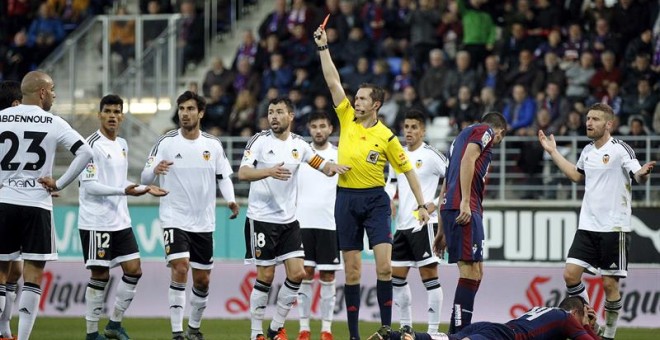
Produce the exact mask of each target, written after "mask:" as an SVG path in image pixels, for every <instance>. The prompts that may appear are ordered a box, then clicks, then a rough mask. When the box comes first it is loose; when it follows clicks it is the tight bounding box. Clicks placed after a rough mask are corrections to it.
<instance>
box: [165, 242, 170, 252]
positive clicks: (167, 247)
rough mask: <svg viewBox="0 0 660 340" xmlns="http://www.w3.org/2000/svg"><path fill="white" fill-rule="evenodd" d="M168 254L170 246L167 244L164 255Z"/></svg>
mask: <svg viewBox="0 0 660 340" xmlns="http://www.w3.org/2000/svg"><path fill="white" fill-rule="evenodd" d="M169 253H170V245H169V244H168V245H166V246H165V254H169Z"/></svg>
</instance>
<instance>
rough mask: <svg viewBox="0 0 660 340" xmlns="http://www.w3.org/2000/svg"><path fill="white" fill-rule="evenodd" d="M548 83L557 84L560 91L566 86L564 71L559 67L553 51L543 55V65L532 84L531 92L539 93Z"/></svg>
mask: <svg viewBox="0 0 660 340" xmlns="http://www.w3.org/2000/svg"><path fill="white" fill-rule="evenodd" d="M549 83H555V84H557V85H558V86H559V91H560V92H562V93H563V92H564V89H565V88H566V73H565V72H564V70H562V69H561V68H560V67H559V58H558V57H557V55H556V54H555V53H554V52H548V53H546V54H545V56H544V57H543V65H542V66H541V67H540V69H539V71H538V73H537V74H536V78H535V79H534V83H533V84H532V94H534V95H539V94H540V93H542V91H543V90H544V89H545V88H546V87H547V86H548V84H549Z"/></svg>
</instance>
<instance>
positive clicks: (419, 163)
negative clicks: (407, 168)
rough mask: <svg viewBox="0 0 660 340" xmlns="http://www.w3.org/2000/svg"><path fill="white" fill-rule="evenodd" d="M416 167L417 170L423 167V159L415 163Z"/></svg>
mask: <svg viewBox="0 0 660 340" xmlns="http://www.w3.org/2000/svg"><path fill="white" fill-rule="evenodd" d="M415 167H417V169H419V168H421V167H422V160H421V159H418V160H417V162H415Z"/></svg>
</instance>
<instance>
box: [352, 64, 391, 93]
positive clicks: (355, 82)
mask: <svg viewBox="0 0 660 340" xmlns="http://www.w3.org/2000/svg"><path fill="white" fill-rule="evenodd" d="M372 80H373V74H372V73H371V71H370V70H369V59H367V57H360V59H358V62H357V66H356V69H355V71H354V72H351V73H348V74H347V75H346V76H345V77H344V88H346V91H347V92H355V91H357V90H358V88H359V87H360V85H361V84H364V83H371V82H372ZM388 86H390V83H388Z"/></svg>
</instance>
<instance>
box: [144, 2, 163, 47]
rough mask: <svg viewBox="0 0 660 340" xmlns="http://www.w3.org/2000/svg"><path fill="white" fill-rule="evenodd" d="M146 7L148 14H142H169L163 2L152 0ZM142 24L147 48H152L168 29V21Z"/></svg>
mask: <svg viewBox="0 0 660 340" xmlns="http://www.w3.org/2000/svg"><path fill="white" fill-rule="evenodd" d="M146 6H147V7H146V12H145V11H143V12H142V13H146V14H150V15H156V14H163V13H166V12H167V11H165V10H164V7H163V4H162V1H161V0H151V1H149V2H148V3H147V5H146ZM142 23H143V24H142V34H143V37H144V46H145V47H150V46H152V45H153V44H154V42H155V41H156V38H158V36H159V35H161V34H162V33H163V31H165V29H166V28H167V20H162V19H161V20H145V21H143V22H142Z"/></svg>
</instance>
